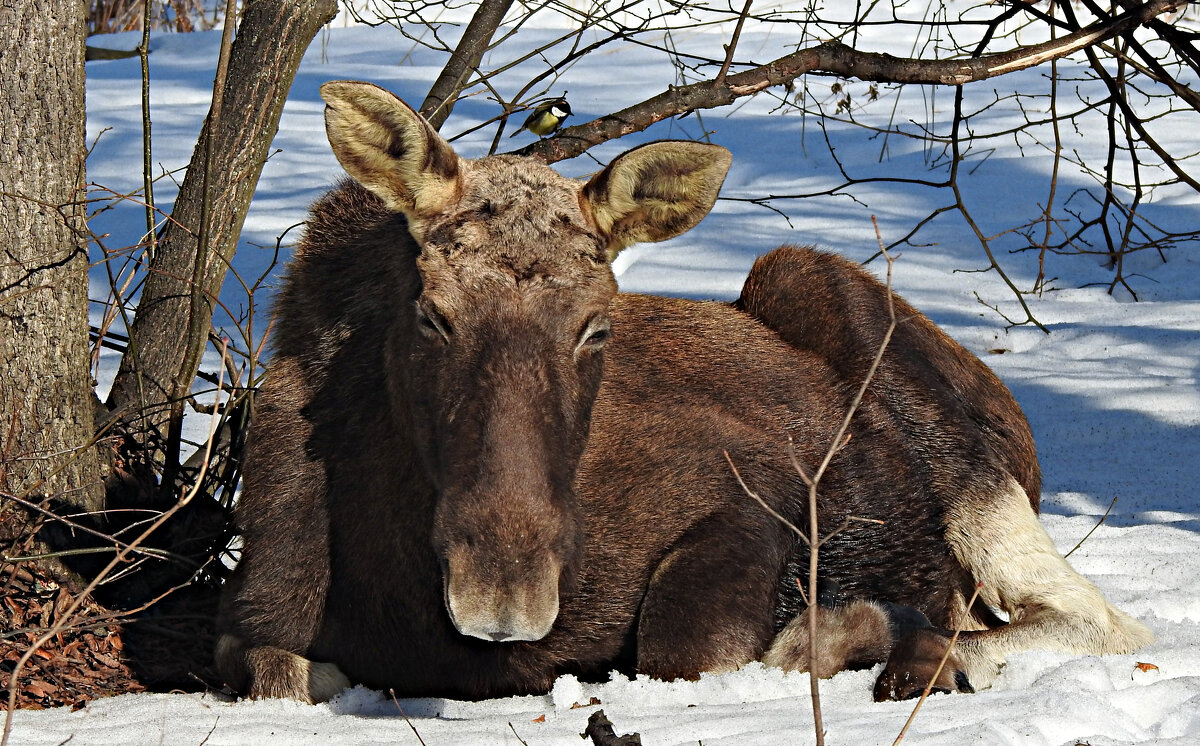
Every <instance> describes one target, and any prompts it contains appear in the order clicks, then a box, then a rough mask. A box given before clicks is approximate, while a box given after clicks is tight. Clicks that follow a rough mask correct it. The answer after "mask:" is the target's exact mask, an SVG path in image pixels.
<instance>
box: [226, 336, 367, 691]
mask: <svg viewBox="0 0 1200 746" xmlns="http://www.w3.org/2000/svg"><path fill="white" fill-rule="evenodd" d="M271 376H272V379H271V381H270V382H269V383H268V385H267V386H266V387H264V389H263V391H262V392H260V394H259V396H258V401H257V402H256V411H255V429H254V430H253V431H252V433H251V438H250V441H249V443H248V444H247V448H246V468H245V473H246V486H245V491H244V493H243V495H242V497H241V501H240V503H239V505H238V509H237V520H238V523H239V527H240V529H241V531H242V541H243V548H242V559H241V562H239V563H238V566H237V568H236V570H235V571H234V574H233V576H232V577H231V578H230V580H229V582H228V583H227V584H226V587H225V591H224V594H223V596H222V599H221V613H220V619H219V622H218V627H219V629H220V631H221V632H222V635H221V638H220V640H219V642H218V644H217V649H216V655H215V658H216V664H217V670H218V672H219V673H220V674H221V676H222V677H224V679H225V682H226V683H227V684H229V685H230V686H231V687H233V688H234V689H235V690H237V691H238V692H239V693H241V694H244V695H246V696H249V697H254V698H261V697H284V698H289V699H298V700H301V701H304V702H319V701H322V700H325V699H329V698H330V697H332V696H333V695H335V694H337V693H338V692H340V691H341V690H342V689H344V688H346V687H347V686H349V681H348V680H347V679H346V677H345V675H343V674H342V672H341V671H340V670H339V669H338V668H337V666H336V665H334V664H332V663H317V662H313V661H309V660H308V659H307V658H305V657H304V655H305V654H307V652H308V650H309V648H310V647H311V646H312V644H313V643H314V641H315V640H316V639H317V635H318V633H319V631H320V629H321V624H322V620H323V616H324V607H325V598H326V593H327V591H328V588H329V582H330V558H329V516H328V508H327V506H326V503H325V484H326V482H325V469H324V467H323V466H322V465H321V464H320V463H318V462H316V461H314V460H313V459H312V458H310V456H309V455H308V452H307V450H306V445H307V444H308V442H309V440H310V438H311V437H312V426H311V425H310V424H309V422H308V421H307V419H306V418H305V417H304V415H303V413H302V409H303V405H304V404H305V403H306V402H307V401H309V400H310V399H311V393H310V391H309V389H308V387H307V385H306V384H305V383H304V373H303V372H302V371H301V370H300V366H299V363H298V362H297V361H296V359H295V358H289V357H286V356H284V357H280V358H278V359H277V360H276V361H275V363H274V364H273V366H272V369H271ZM289 383H290V384H291V386H290V388H289V387H288V386H287V384H289Z"/></svg>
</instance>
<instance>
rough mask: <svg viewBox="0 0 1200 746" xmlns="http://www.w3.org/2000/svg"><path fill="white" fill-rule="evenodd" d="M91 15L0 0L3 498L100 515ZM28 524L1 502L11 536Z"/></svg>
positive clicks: (73, 7) (37, 2)
mask: <svg viewBox="0 0 1200 746" xmlns="http://www.w3.org/2000/svg"><path fill="white" fill-rule="evenodd" d="M85 13H86V6H85V4H84V3H80V2H76V1H74V0H0V61H2V62H3V64H2V65H0V111H3V112H4V123H3V126H2V127H0V193H2V195H0V492H3V493H6V494H9V495H16V496H18V497H26V498H27V499H30V500H32V501H34V502H37V501H39V500H41V499H44V498H48V497H55V498H58V499H62V500H65V501H67V502H69V503H71V504H73V505H75V506H78V507H80V508H83V509H84V510H96V509H99V508H100V507H102V503H103V497H104V495H103V490H102V485H101V475H100V470H99V460H98V458H97V455H96V449H95V448H94V447H93V446H92V445H91V440H92V437H93V433H94V411H95V410H94V407H93V394H92V383H91V380H90V378H89V375H88V360H89V356H88V322H87V291H88V279H87V269H88V259H87V238H86V228H85V220H86V210H85V205H84V196H85V195H84V191H83V186H84V157H85V153H86V140H85V138H86V134H85V129H84V125H85V109H84V65H83V55H84V40H85V38H86V33H87V24H86V16H85ZM21 516H22V511H19V510H16V509H15V508H14V506H13V503H12V502H11V501H9V500H5V499H4V498H3V497H0V529H4V530H3V533H5V534H9V533H10V530H12V531H17V532H19V531H20V528H19V527H18V526H16V525H15V524H19V523H21V522H22V520H23V519H22V517H21Z"/></svg>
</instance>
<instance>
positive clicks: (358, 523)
mask: <svg viewBox="0 0 1200 746" xmlns="http://www.w3.org/2000/svg"><path fill="white" fill-rule="evenodd" d="M321 95H322V97H323V98H324V100H325V102H326V104H327V107H326V110H325V121H326V130H327V134H328V137H329V142H330V144H331V145H332V148H333V151H334V153H335V154H336V156H337V158H338V160H339V161H340V163H341V164H342V166H343V167H344V168H345V170H346V171H347V172H348V174H349V175H350V177H351V178H350V180H347V181H346V182H344V183H343V184H342V185H340V186H339V187H337V188H335V189H334V190H333V191H332V192H330V193H329V194H327V195H326V196H325V197H323V198H322V199H321V200H319V201H318V202H317V203H316V204H315V205H314V207H313V209H312V213H311V216H310V219H309V221H308V225H307V229H306V233H305V236H304V238H303V240H302V242H301V244H300V245H299V247H298V248H297V250H296V253H295V256H294V258H293V259H292V261H291V264H290V267H289V270H288V273H287V277H286V282H285V283H284V286H283V288H282V289H281V292H280V295H279V298H278V300H277V302H276V324H275V339H274V342H273V344H274V349H275V353H274V358H273V361H272V364H271V367H270V372H269V375H268V380H267V381H266V383H265V384H264V385H263V387H262V390H261V391H260V392H259V394H258V396H257V399H256V404H255V412H254V421H253V425H252V428H251V432H250V437H249V443H248V445H247V452H246V463H245V474H246V481H245V489H244V494H243V495H242V497H241V499H240V504H239V506H238V508H237V520H238V523H239V526H240V530H241V531H242V535H243V540H244V548H243V554H242V557H241V561H240V563H239V564H238V566H237V568H236V570H235V572H234V574H233V576H232V577H231V578H230V580H229V582H228V584H227V587H226V590H225V595H224V597H223V599H222V608H221V613H220V620H219V628H220V632H221V637H220V640H219V642H218V645H217V651H216V659H217V665H218V669H219V671H220V672H221V674H222V675H223V676H224V677H225V679H226V681H227V682H228V683H229V684H230V685H231V686H232V687H234V688H235V689H236V690H238V691H239V692H241V693H243V694H246V695H248V696H250V697H290V698H295V699H298V700H303V701H307V702H316V701H321V700H325V699H328V698H330V697H332V696H334V695H335V694H337V693H338V692H340V691H341V690H342V689H343V688H345V687H346V686H348V685H350V684H351V683H358V684H363V685H366V686H370V687H375V688H390V689H392V690H394V691H395V693H396V694H397V695H398V696H447V697H456V698H470V699H478V698H487V697H495V696H506V695H514V694H525V693H537V692H545V691H548V690H549V688H550V687H551V685H552V683H553V682H554V680H555V679H556V678H557V677H558V676H560V675H562V674H565V673H572V674H575V675H577V676H580V677H585V678H593V679H595V678H603V677H606V676H607V675H608V674H609V673H610V672H611V671H613V670H618V671H624V672H630V673H632V672H638V673H644V674H648V675H650V676H653V677H657V678H662V679H678V678H695V677H697V676H698V675H699V674H700V673H701V672H719V671H729V670H733V669H736V668H738V667H740V666H743V665H745V664H747V663H749V662H751V661H756V660H761V661H763V662H764V663H765V664H767V665H773V666H780V667H783V668H786V669H798V670H808V667H809V652H808V651H809V648H810V647H814V648H815V649H816V653H817V655H816V660H817V666H816V668H817V670H816V671H815V673H816V674H818V675H821V676H829V675H832V674H833V673H836V672H837V671H839V670H842V669H846V668H854V667H866V666H871V665H873V664H876V663H879V662H884V663H885V666H884V668H883V671H882V674H881V675H880V677H879V679H878V683H877V685H876V690H875V695H876V698H904V697H908V696H911V695H913V694H914V692H919V691H921V690H922V689H923V688H924V687H925V686H926V684H928V683H930V678H931V676H932V674H933V673H934V671H935V669H936V668H937V664H938V663H939V662H940V660H941V658H942V656H943V655H944V654H946V653H947V652H949V658H948V663H947V665H946V668H945V670H944V671H943V673H942V674H941V675H940V676H939V677H938V678H937V680H936V681H934V682H933V684H934V686H935V687H936V688H937V689H939V690H944V691H964V692H969V691H972V690H973V689H975V688H980V687H983V686H987V685H988V683H989V681H990V680H991V679H992V678H993V677H994V676H995V674H996V672H997V670H998V668H999V666H1000V665H1001V664H1002V663H1003V661H1004V659H1005V656H1006V655H1008V654H1010V653H1013V652H1015V651H1020V650H1026V649H1030V648H1049V649H1057V650H1062V651H1068V652H1072V653H1077V654H1109V653H1125V652H1131V651H1133V650H1134V649H1136V648H1138V647H1140V646H1142V645H1144V644H1147V643H1148V642H1150V641H1151V639H1152V636H1151V633H1150V631H1149V630H1148V629H1147V628H1146V627H1145V626H1143V625H1142V624H1141V623H1140V622H1138V621H1136V620H1134V619H1133V618H1131V617H1129V616H1127V615H1126V614H1124V613H1122V612H1121V611H1118V610H1117V609H1115V608H1113V607H1112V606H1111V605H1109V603H1108V602H1107V601H1106V600H1105V599H1104V597H1103V596H1102V595H1101V593H1100V591H1099V590H1098V589H1097V588H1096V587H1095V586H1094V585H1093V584H1092V583H1090V582H1089V581H1087V580H1086V579H1084V578H1083V577H1081V576H1080V575H1078V574H1077V573H1076V572H1075V571H1074V570H1073V569H1072V568H1071V567H1070V566H1069V565H1068V564H1067V562H1066V560H1065V559H1064V558H1063V557H1062V556H1061V555H1060V554H1059V553H1058V552H1057V550H1056V549H1055V547H1054V545H1053V544H1052V542H1051V541H1050V539H1049V537H1048V536H1047V534H1046V532H1045V531H1044V529H1043V528H1042V526H1041V524H1040V523H1039V521H1038V517H1037V512H1038V506H1039V494H1040V488H1041V485H1040V481H1041V476H1040V469H1039V466H1038V461H1037V456H1036V452H1035V448H1034V442H1033V438H1032V435H1031V433H1030V429H1029V426H1028V424H1027V422H1026V419H1025V417H1024V414H1023V413H1022V412H1021V410H1020V408H1019V406H1018V405H1017V403H1016V401H1015V400H1014V399H1013V397H1012V395H1011V394H1010V393H1009V391H1008V390H1007V389H1006V388H1005V387H1004V385H1003V384H1002V383H1001V382H1000V381H999V379H998V378H997V377H996V376H995V375H994V374H993V373H992V372H991V371H990V370H989V369H988V368H987V367H986V366H985V365H984V364H983V363H982V362H980V361H979V359H978V358H976V357H974V356H973V355H972V354H971V353H969V352H968V351H966V350H965V349H964V348H962V347H961V346H959V345H958V344H957V343H955V342H954V341H953V340H952V339H950V338H949V337H948V336H947V335H946V334H944V333H943V332H942V331H941V330H939V329H938V328H937V327H936V326H935V325H934V324H933V323H932V322H930V321H929V320H928V319H927V318H926V317H924V316H922V315H921V314H920V313H918V312H917V311H916V310H915V309H913V308H912V307H911V306H910V305H908V304H907V303H905V302H904V301H903V300H901V299H900V298H898V297H894V296H890V293H891V291H890V289H888V288H887V287H886V286H884V285H883V284H881V283H880V282H879V281H877V280H876V279H874V278H873V277H872V276H871V275H870V274H868V273H867V272H866V271H864V270H863V269H861V268H860V267H858V266H857V265H855V264H852V263H850V262H848V261H845V260H843V259H840V258H837V257H835V256H833V255H830V254H826V253H821V252H818V251H815V250H812V249H807V248H795V247H783V248H780V249H777V250H775V251H773V252H771V253H769V254H767V255H765V256H764V257H762V258H761V259H759V260H758V262H757V263H756V264H755V266H754V267H753V269H752V270H751V272H750V275H749V277H748V278H747V280H746V282H745V286H744V290H743V292H742V294H741V297H740V298H739V299H738V300H737V301H736V302H734V303H732V304H730V303H721V302H716V301H694V300H686V299H678V298H666V297H651V296H643V295H634V294H625V293H619V292H617V286H616V282H615V280H614V276H613V272H612V269H611V266H610V262H611V260H612V259H613V258H614V257H615V256H616V255H617V254H618V252H620V251H621V250H622V249H624V248H625V247H627V246H629V245H631V244H633V243H636V242H655V241H662V240H665V239H667V238H671V237H673V236H676V235H678V234H681V233H683V232H684V231H687V230H688V229H690V228H691V227H693V226H694V225H696V224H697V223H698V222H699V221H700V220H701V219H702V218H703V217H704V215H706V214H707V213H708V211H709V210H710V209H711V208H712V206H713V204H714V201H715V200H716V197H717V193H718V190H719V189H720V187H721V184H722V182H723V181H724V179H725V175H726V172H727V170H728V168H729V166H730V162H731V155H730V153H729V152H728V151H727V150H725V149H724V148H721V147H718V146H715V145H708V144H702V143H696V142H682V141H664V142H655V143H650V144H647V145H643V146H640V147H637V148H634V149H632V150H629V151H627V152H625V153H624V154H622V155H620V156H618V157H617V158H616V159H615V160H613V161H612V162H611V163H610V164H609V165H608V166H607V167H606V168H604V169H603V170H602V171H600V172H599V173H598V174H596V175H595V176H594V177H592V178H591V179H590V180H588V181H587V182H586V183H581V182H579V181H575V180H572V179H568V178H565V177H563V176H560V175H559V174H558V173H557V172H555V171H554V170H552V169H551V168H550V167H548V166H547V165H545V164H544V163H542V162H541V161H539V160H535V159H532V158H523V157H515V156H505V155H497V156H489V157H485V158H480V159H478V160H467V159H463V158H460V157H459V156H458V155H457V154H456V153H455V152H454V151H453V149H452V148H451V146H450V145H449V144H448V143H447V142H446V141H445V140H443V139H442V138H441V137H439V135H438V134H437V133H436V132H435V131H434V130H433V129H432V128H431V127H430V126H429V125H428V124H427V123H426V122H425V121H424V120H423V119H422V118H421V117H420V116H419V115H418V114H417V113H416V112H414V111H413V110H412V109H411V108H409V107H408V106H407V105H405V104H404V103H403V102H402V101H400V100H399V99H398V98H397V97H395V96H394V95H392V94H391V93H389V92H387V91H385V90H383V89H381V88H379V87H376V86H374V85H371V84H368V83H360V82H347V81H341V82H330V83H326V84H325V85H324V86H322V88H321ZM889 297H892V303H893V304H894V306H893V307H894V309H895V316H896V319H897V322H898V323H897V326H896V328H895V333H894V336H893V338H892V340H891V343H890V344H889V345H888V346H887V347H886V348H885V353H884V355H883V358H882V363H881V364H880V365H879V367H878V369H877V371H876V372H875V375H874V376H873V377H872V378H871V380H870V385H869V388H868V389H867V393H866V396H865V397H864V398H863V400H862V402H861V405H860V406H859V407H858V409H857V410H856V411H855V413H854V416H853V419H852V422H851V425H850V428H849V431H848V435H847V437H845V438H842V439H840V440H839V441H838V442H837V443H834V439H835V437H836V431H837V429H838V425H839V423H840V421H841V420H842V419H843V418H844V416H845V414H846V412H848V411H849V408H850V406H851V403H852V399H853V397H854V394H855V391H856V389H857V388H858V387H859V386H860V385H861V384H862V382H863V381H864V380H865V379H866V376H867V371H868V369H869V367H870V365H871V361H872V359H873V357H874V356H875V355H876V352H877V350H878V349H879V348H880V344H881V343H882V338H883V335H884V333H885V331H886V329H887V327H888V320H889V313H888V307H889ZM830 449H834V456H833V458H832V461H831V463H830V466H829V468H828V470H827V471H826V472H825V474H824V476H823V477H822V479H821V480H820V482H819V484H818V494H819V501H818V507H817V514H818V521H819V524H820V526H821V527H822V530H824V531H830V530H832V529H833V528H834V527H836V526H839V525H841V524H843V522H845V521H846V520H848V519H849V518H850V517H860V518H866V519H875V522H855V523H854V524H853V526H852V527H851V528H849V529H847V530H844V531H841V532H839V533H837V534H836V535H834V536H833V537H832V538H831V539H829V540H828V541H827V543H825V544H824V545H823V547H822V549H821V554H820V565H819V568H820V569H819V572H820V576H821V585H822V591H821V593H820V594H819V597H818V598H816V599H808V598H807V596H806V595H805V594H803V593H801V591H800V589H799V587H798V584H797V581H796V578H797V576H798V575H800V574H801V569H800V568H802V567H807V565H808V560H809V549H808V546H807V545H806V544H805V542H804V541H802V540H801V538H800V537H798V536H797V535H796V534H795V533H794V532H793V531H791V530H790V529H789V528H788V527H787V526H786V525H785V524H784V522H782V521H780V520H778V518H777V517H776V516H774V515H772V514H771V512H768V511H767V510H766V509H764V504H765V505H766V506H769V507H770V509H771V511H773V512H774V513H777V514H778V515H779V516H782V517H784V518H786V519H787V520H788V521H790V522H792V523H794V524H797V525H805V524H806V522H807V520H808V516H809V512H808V511H809V507H808V488H807V486H806V483H805V480H804V478H803V476H802V475H801V474H800V473H799V471H798V468H799V469H807V470H809V471H811V470H812V469H813V467H815V465H816V464H818V463H820V461H821V460H822V459H823V458H824V456H825V454H826V453H827V452H829V451H830ZM725 454H728V461H727V460H726V457H725ZM729 462H732V463H733V464H735V465H736V467H737V474H738V475H740V478H741V479H742V480H743V481H744V483H745V488H743V485H742V484H739V477H738V476H737V475H735V473H734V470H733V469H731V468H730V463H729ZM747 490H749V491H753V492H754V493H755V494H756V495H758V496H759V498H760V499H761V500H762V502H763V504H760V503H758V502H756V501H754V500H752V499H750V498H749V497H748V496H747V494H746V492H747ZM977 586H978V587H979V588H981V591H980V593H979V596H978V598H977V600H975V602H974V603H970V602H971V600H972V598H973V597H974V595H973V594H974V591H975V589H976V587H977ZM997 612H1003V616H1004V617H1006V618H1002V615H1001V614H998V613H997ZM810 615H816V620H815V622H816V625H817V628H818V630H819V634H818V636H817V637H816V639H815V641H814V640H810V638H809V626H808V625H809V620H810ZM953 629H960V630H965V631H964V632H963V633H962V636H961V637H960V639H959V640H958V642H957V644H956V645H954V647H953V648H951V647H950V637H949V632H948V630H953Z"/></svg>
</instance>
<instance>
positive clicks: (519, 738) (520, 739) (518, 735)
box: [508, 721, 529, 746]
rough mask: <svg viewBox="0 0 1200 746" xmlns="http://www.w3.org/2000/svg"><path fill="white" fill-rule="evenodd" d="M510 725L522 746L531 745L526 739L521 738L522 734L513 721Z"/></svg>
mask: <svg viewBox="0 0 1200 746" xmlns="http://www.w3.org/2000/svg"><path fill="white" fill-rule="evenodd" d="M508 727H509V729H510V730H511V731H512V732H513V735H514V736H516V737H517V740H518V741H520V742H521V746H529V744H528V743H526V742H525V739H524V738H521V734H520V733H517V729H516V728H514V727H513V724H512V722H511V721H510V722H509V724H508Z"/></svg>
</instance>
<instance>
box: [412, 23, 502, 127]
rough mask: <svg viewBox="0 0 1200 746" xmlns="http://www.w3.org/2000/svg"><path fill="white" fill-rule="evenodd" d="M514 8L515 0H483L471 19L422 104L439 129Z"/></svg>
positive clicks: (423, 113)
mask: <svg viewBox="0 0 1200 746" xmlns="http://www.w3.org/2000/svg"><path fill="white" fill-rule="evenodd" d="M511 7H512V0H483V2H481V3H480V4H479V8H478V9H477V10H476V11H475V15H473V16H471V22H470V23H468V24H467V28H466V30H465V31H463V35H462V38H461V39H459V41H458V46H457V47H455V48H454V53H453V54H452V55H450V59H449V61H447V62H446V66H445V67H444V68H442V74H441V75H439V76H438V79H437V80H435V81H434V82H433V85H432V86H431V87H430V88H429V95H428V96H426V97H425V102H424V103H423V104H421V115H422V116H424V117H425V119H426V120H428V121H429V124H430V125H432V127H433V128H434V129H435V130H436V129H441V128H442V125H443V124H444V123H445V121H446V119H447V117H449V116H450V112H451V111H453V110H454V102H455V101H456V100H457V99H458V94H459V92H461V91H462V89H463V86H465V85H466V83H467V78H468V77H469V76H470V75H471V73H472V72H474V71H475V70H476V69H477V68H478V67H479V61H480V60H481V59H483V53H484V52H486V51H487V48H488V45H489V44H491V42H492V35H493V34H495V33H496V29H497V28H498V27H499V26H500V22H501V21H503V20H504V14H505V13H507V12H508V9H509V8H511Z"/></svg>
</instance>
